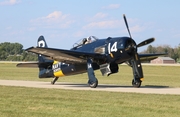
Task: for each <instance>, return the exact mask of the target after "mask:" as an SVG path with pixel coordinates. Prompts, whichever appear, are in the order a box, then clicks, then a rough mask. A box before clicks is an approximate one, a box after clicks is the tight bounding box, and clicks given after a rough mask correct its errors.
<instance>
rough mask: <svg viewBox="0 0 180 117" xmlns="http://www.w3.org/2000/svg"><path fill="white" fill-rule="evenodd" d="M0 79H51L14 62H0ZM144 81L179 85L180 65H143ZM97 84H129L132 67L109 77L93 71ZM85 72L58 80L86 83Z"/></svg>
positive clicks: (122, 66)
mask: <svg viewBox="0 0 180 117" xmlns="http://www.w3.org/2000/svg"><path fill="white" fill-rule="evenodd" d="M0 68H1V70H0V79H8V80H36V81H47V82H50V81H51V80H52V79H51V78H50V79H39V78H38V69H36V68H17V67H16V64H11V63H5V64H2V63H1V64H0ZM143 72H144V81H143V82H142V86H146V85H155V86H169V87H180V66H147V65H144V66H143ZM95 75H96V77H97V78H98V81H99V84H118V85H122V86H124V85H127V86H131V81H132V78H133V75H132V69H131V68H130V67H129V66H127V65H120V66H119V73H116V74H112V75H110V76H109V77H107V76H102V75H101V73H100V71H99V70H97V71H95ZM87 81H88V78H87V74H86V73H84V74H80V75H73V76H65V77H60V78H59V80H58V82H75V83H85V84H86V83H87Z"/></svg>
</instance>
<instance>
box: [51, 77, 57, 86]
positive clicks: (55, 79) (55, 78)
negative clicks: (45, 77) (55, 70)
mask: <svg viewBox="0 0 180 117" xmlns="http://www.w3.org/2000/svg"><path fill="white" fill-rule="evenodd" d="M58 78H59V77H54V79H53V80H52V81H51V84H52V85H54V83H55V82H56V81H57V80H58Z"/></svg>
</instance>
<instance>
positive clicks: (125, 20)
mask: <svg viewBox="0 0 180 117" xmlns="http://www.w3.org/2000/svg"><path fill="white" fill-rule="evenodd" d="M123 18H124V22H125V24H126V28H127V30H128V33H129V36H130V38H131V39H132V37H131V33H130V30H129V26H128V23H127V19H126V16H125V14H123Z"/></svg>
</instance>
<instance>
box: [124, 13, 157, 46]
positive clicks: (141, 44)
mask: <svg viewBox="0 0 180 117" xmlns="http://www.w3.org/2000/svg"><path fill="white" fill-rule="evenodd" d="M123 18H124V22H125V24H126V28H127V30H128V33H129V36H130V38H131V39H132V36H131V33H130V30H129V26H128V23H127V19H126V16H125V14H123ZM154 40H155V38H149V39H147V40H144V41H142V42H141V43H139V44H138V45H137V47H141V46H145V45H147V44H150V43H152V42H153V41H154Z"/></svg>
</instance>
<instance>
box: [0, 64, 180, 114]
mask: <svg viewBox="0 0 180 117" xmlns="http://www.w3.org/2000/svg"><path fill="white" fill-rule="evenodd" d="M15 65H16V64H10V63H6V64H2V63H1V64H0V68H1V70H0V79H9V80H39V81H48V82H49V81H50V80H51V79H39V78H38V77H37V76H38V69H33V68H16V67H15ZM143 71H144V75H145V81H144V82H143V84H142V85H144V86H145V85H156V86H170V87H180V77H179V76H180V67H178V66H143ZM96 77H97V78H98V80H99V83H106V84H119V85H128V86H131V80H132V70H131V68H130V67H128V66H125V65H121V66H120V70H119V73H117V74H113V75H112V76H109V77H102V76H101V74H100V72H99V71H96ZM59 82H78V83H87V74H80V75H74V76H67V77H62V78H60V79H59ZM179 113H180V98H179V95H158V94H138V93H120V92H101V91H74V90H62V89H41V88H25V87H11V86H0V116H1V117H51V116H52V117H92V116H93V117H94V116H96V117H119V116H121V117H139V116H146V117H160V116H163V117H169V116H171V117H179Z"/></svg>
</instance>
